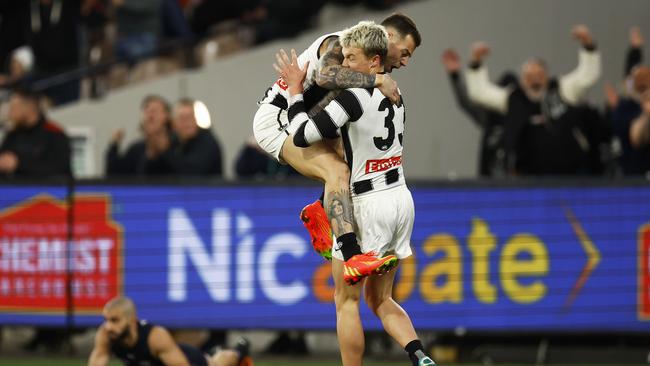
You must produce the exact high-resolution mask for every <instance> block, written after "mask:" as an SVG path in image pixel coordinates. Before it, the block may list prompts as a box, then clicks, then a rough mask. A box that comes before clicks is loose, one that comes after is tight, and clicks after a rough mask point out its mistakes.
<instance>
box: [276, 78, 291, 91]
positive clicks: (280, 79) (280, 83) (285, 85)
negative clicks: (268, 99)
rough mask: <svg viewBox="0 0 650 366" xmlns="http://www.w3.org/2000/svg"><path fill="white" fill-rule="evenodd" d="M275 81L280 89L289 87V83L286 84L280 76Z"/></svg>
mask: <svg viewBox="0 0 650 366" xmlns="http://www.w3.org/2000/svg"><path fill="white" fill-rule="evenodd" d="M275 83H276V84H278V86H279V87H280V89H282V90H287V89H289V85H287V83H285V82H284V80H283V79H282V78H279V79H278V81H276V82H275Z"/></svg>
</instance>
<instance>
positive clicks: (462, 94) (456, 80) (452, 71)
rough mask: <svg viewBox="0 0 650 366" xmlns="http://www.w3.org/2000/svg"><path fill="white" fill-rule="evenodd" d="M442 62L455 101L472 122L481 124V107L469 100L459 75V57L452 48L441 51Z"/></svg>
mask: <svg viewBox="0 0 650 366" xmlns="http://www.w3.org/2000/svg"><path fill="white" fill-rule="evenodd" d="M442 64H443V66H444V67H445V71H446V72H447V76H448V77H449V82H450V83H451V90H452V91H453V93H454V97H455V98H456V103H457V104H458V106H459V107H460V109H462V110H463V112H465V113H466V114H467V115H468V116H469V117H470V118H471V119H472V120H473V121H474V122H476V123H477V124H479V125H481V120H482V119H483V116H482V114H483V113H482V111H481V108H479V107H478V106H477V105H476V104H474V103H472V101H470V100H469V96H468V95H467V88H466V87H465V85H464V83H463V80H462V78H461V75H460V69H461V66H460V57H459V56H458V53H457V52H456V51H455V50H453V49H451V48H450V49H446V50H445V52H443V53H442Z"/></svg>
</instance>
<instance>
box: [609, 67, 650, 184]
mask: <svg viewBox="0 0 650 366" xmlns="http://www.w3.org/2000/svg"><path fill="white" fill-rule="evenodd" d="M633 88H634V91H633V93H631V95H630V96H629V97H626V98H622V99H621V100H620V101H619V102H618V103H617V106H616V108H615V109H614V110H613V111H612V113H611V120H612V130H613V131H614V134H615V135H616V136H617V137H618V139H619V140H620V142H621V149H622V155H621V157H620V164H621V169H622V170H623V174H624V175H642V174H647V173H648V172H650V144H649V141H648V125H649V123H650V122H648V118H650V117H649V116H650V67H644V66H641V67H637V68H636V69H635V70H634V72H633Z"/></svg>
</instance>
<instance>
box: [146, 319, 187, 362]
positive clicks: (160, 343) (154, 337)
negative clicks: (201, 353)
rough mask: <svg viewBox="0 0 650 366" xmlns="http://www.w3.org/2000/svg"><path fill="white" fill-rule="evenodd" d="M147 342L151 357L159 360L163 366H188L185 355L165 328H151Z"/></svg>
mask: <svg viewBox="0 0 650 366" xmlns="http://www.w3.org/2000/svg"><path fill="white" fill-rule="evenodd" d="M147 341H148V342H149V349H151V353H152V356H154V357H156V358H158V359H160V360H161V361H162V363H163V364H165V366H190V363H189V361H188V360H187V358H186V357H185V354H183V351H181V349H180V347H178V344H176V341H174V339H173V338H172V336H171V334H169V332H168V331H167V330H166V329H165V328H162V327H153V328H152V329H151V333H149V339H148V340H147Z"/></svg>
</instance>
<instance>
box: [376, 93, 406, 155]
mask: <svg viewBox="0 0 650 366" xmlns="http://www.w3.org/2000/svg"><path fill="white" fill-rule="evenodd" d="M386 109H388V115H387V116H386V118H384V127H386V129H388V136H387V137H386V138H383V137H381V136H379V137H373V141H374V142H375V146H376V147H377V148H378V149H379V150H381V151H386V150H388V149H390V147H391V146H393V143H394V142H395V123H394V122H393V118H395V110H393V105H392V104H391V102H390V100H389V99H388V98H384V99H383V100H382V101H381V103H379V111H380V112H383V111H385V110H386ZM399 143H400V145H401V144H402V134H401V133H400V134H399Z"/></svg>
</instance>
